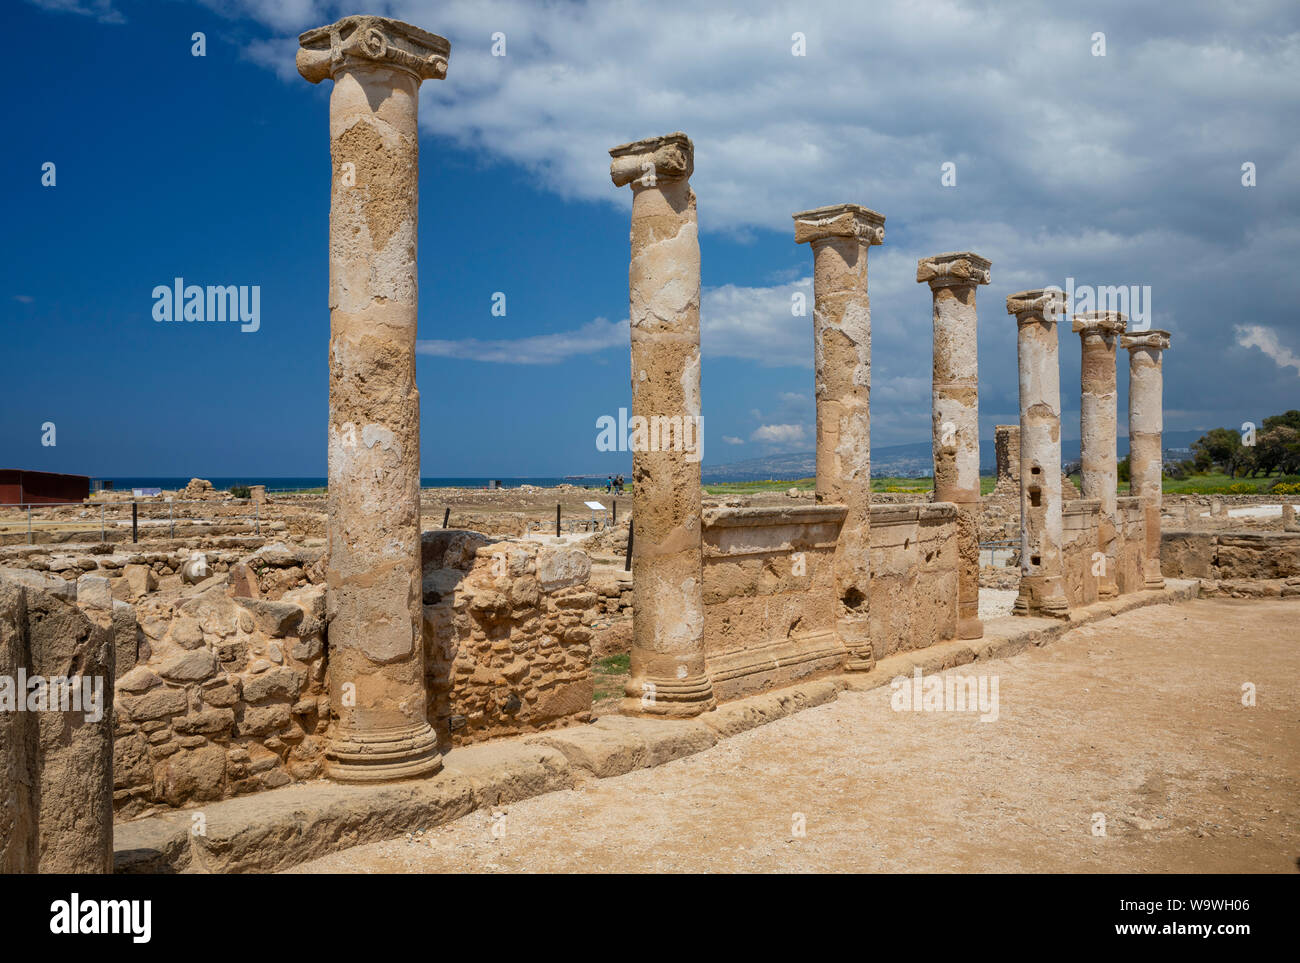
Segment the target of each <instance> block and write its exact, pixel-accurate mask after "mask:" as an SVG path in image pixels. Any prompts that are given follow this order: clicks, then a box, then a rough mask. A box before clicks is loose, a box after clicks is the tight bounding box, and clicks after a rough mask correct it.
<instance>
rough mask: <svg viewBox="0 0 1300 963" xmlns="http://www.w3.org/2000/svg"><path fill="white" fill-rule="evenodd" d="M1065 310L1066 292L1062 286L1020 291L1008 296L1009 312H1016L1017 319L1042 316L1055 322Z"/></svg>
mask: <svg viewBox="0 0 1300 963" xmlns="http://www.w3.org/2000/svg"><path fill="white" fill-rule="evenodd" d="M1064 311H1065V292H1064V291H1062V290H1061V289H1060V288H1036V289H1035V290H1033V291H1020V292H1019V293H1017V294H1013V295H1011V296H1010V297H1009V298H1007V314H1014V315H1015V316H1016V320H1017V321H1022V320H1024V319H1026V318H1033V317H1040V316H1041V317H1042V318H1043V319H1045V320H1047V321H1051V322H1053V323H1054V322H1055V321H1056V316H1057V315H1058V314H1061V313H1062V312H1064Z"/></svg>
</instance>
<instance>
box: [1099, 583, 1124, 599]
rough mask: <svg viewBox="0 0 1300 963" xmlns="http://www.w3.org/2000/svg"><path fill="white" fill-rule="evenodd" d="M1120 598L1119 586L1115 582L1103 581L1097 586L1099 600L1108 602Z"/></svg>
mask: <svg viewBox="0 0 1300 963" xmlns="http://www.w3.org/2000/svg"><path fill="white" fill-rule="evenodd" d="M1117 598H1119V586H1118V585H1116V584H1115V583H1114V582H1103V583H1102V584H1101V585H1099V586H1097V601H1099V602H1108V601H1110V600H1111V599H1117Z"/></svg>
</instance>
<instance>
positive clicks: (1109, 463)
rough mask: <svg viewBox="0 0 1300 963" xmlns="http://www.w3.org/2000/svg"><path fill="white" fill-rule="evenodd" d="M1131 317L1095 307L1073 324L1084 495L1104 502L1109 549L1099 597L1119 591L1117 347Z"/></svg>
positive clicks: (1103, 530) (1104, 546)
mask: <svg viewBox="0 0 1300 963" xmlns="http://www.w3.org/2000/svg"><path fill="white" fill-rule="evenodd" d="M1127 322H1128V319H1127V318H1126V317H1124V315H1122V314H1120V313H1119V312H1118V311H1089V312H1087V313H1086V314H1076V315H1075V316H1074V324H1073V329H1074V331H1075V332H1076V333H1077V334H1078V335H1079V340H1080V341H1081V342H1082V350H1083V358H1082V362H1081V363H1080V368H1079V371H1080V374H1079V389H1080V395H1079V439H1080V440H1079V456H1080V461H1081V462H1082V465H1083V468H1082V470H1081V473H1082V475H1083V497H1084V498H1096V499H1100V501H1101V514H1100V517H1099V523H1098V533H1097V541H1098V547H1099V548H1100V550H1101V551H1102V552H1103V553H1104V554H1105V556H1106V561H1105V566H1106V570H1105V571H1104V572H1103V573H1102V575H1101V577H1100V579H1098V582H1097V597H1098V598H1100V599H1113V598H1115V597H1116V596H1117V595H1119V585H1118V583H1117V582H1116V581H1115V566H1116V564H1117V563H1118V558H1117V549H1118V538H1117V535H1116V532H1117V529H1118V527H1119V516H1118V513H1117V500H1118V497H1119V496H1118V492H1117V488H1116V486H1117V485H1118V482H1119V475H1118V472H1117V469H1116V464H1115V458H1116V455H1115V444H1116V429H1115V420H1116V417H1117V416H1116V412H1117V410H1118V408H1117V394H1116V388H1115V348H1116V346H1117V345H1118V344H1119V336H1120V335H1121V334H1123V333H1124V326H1125V325H1126V324H1127Z"/></svg>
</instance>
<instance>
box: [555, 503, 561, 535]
mask: <svg viewBox="0 0 1300 963" xmlns="http://www.w3.org/2000/svg"><path fill="white" fill-rule="evenodd" d="M555 537H556V538H559V537H560V505H559V503H558V502H557V503H556V505H555Z"/></svg>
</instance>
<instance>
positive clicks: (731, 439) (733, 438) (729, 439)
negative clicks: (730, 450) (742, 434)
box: [722, 435, 745, 445]
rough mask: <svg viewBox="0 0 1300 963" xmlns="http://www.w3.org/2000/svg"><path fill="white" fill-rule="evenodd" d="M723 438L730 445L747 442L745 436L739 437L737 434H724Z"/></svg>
mask: <svg viewBox="0 0 1300 963" xmlns="http://www.w3.org/2000/svg"><path fill="white" fill-rule="evenodd" d="M722 440H723V441H725V442H726V443H727V444H728V445H743V444H744V443H745V439H744V438H737V437H736V436H735V435H723V436H722Z"/></svg>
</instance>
